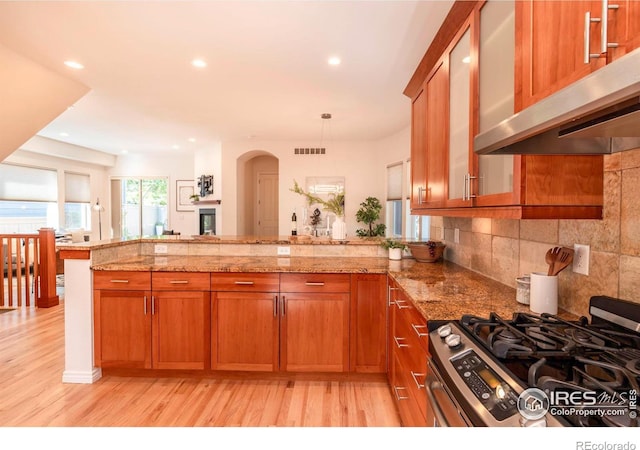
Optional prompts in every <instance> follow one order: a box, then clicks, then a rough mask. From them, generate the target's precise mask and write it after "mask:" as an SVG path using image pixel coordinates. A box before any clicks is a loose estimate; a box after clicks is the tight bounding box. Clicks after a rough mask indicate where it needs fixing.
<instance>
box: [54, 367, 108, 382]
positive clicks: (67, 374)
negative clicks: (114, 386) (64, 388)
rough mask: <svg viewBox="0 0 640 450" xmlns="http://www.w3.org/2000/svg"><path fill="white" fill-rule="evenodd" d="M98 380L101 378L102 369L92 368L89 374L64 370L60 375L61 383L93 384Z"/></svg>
mask: <svg viewBox="0 0 640 450" xmlns="http://www.w3.org/2000/svg"><path fill="white" fill-rule="evenodd" d="M100 378H102V369H100V368H99V367H94V368H93V370H92V371H91V372H77V371H71V370H65V371H64V372H63V373H62V382H63V383H74V384H93V383H95V382H96V381H98V380H99V379H100Z"/></svg>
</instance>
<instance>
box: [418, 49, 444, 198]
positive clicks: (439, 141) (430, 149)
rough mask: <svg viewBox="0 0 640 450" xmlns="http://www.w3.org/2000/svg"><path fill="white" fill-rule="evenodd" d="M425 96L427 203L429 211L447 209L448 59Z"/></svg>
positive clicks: (428, 83)
mask: <svg viewBox="0 0 640 450" xmlns="http://www.w3.org/2000/svg"><path fill="white" fill-rule="evenodd" d="M425 93H426V96H427V98H426V101H427V110H426V150H427V157H426V163H427V190H426V192H425V193H424V196H425V198H424V203H425V204H426V205H427V206H428V207H438V206H442V205H444V201H445V198H446V197H445V196H446V187H445V168H446V158H447V151H448V148H449V146H448V143H447V140H448V137H449V130H448V119H447V118H448V116H449V73H448V61H447V60H446V59H445V60H443V61H442V62H441V63H440V64H439V65H438V66H437V68H436V69H435V70H434V72H433V73H432V75H431V77H430V78H429V79H428V80H427V83H426V85H425ZM412 167H413V166H412Z"/></svg>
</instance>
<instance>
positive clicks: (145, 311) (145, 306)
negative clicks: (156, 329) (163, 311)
mask: <svg viewBox="0 0 640 450" xmlns="http://www.w3.org/2000/svg"><path fill="white" fill-rule="evenodd" d="M143 305H144V306H143V308H144V315H145V316H146V315H147V296H146V295H145V296H144V303H143Z"/></svg>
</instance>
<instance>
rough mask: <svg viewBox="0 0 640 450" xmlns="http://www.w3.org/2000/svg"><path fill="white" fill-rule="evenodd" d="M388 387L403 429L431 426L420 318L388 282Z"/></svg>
mask: <svg viewBox="0 0 640 450" xmlns="http://www.w3.org/2000/svg"><path fill="white" fill-rule="evenodd" d="M389 318H390V322H389V347H388V353H389V357H390V362H389V364H390V367H389V372H388V377H389V384H390V386H391V390H392V394H393V396H394V399H395V401H396V406H397V408H398V412H399V414H400V419H401V421H402V424H403V425H404V426H427V424H428V423H433V420H432V419H431V421H430V422H428V418H429V417H430V416H432V414H431V412H430V411H428V407H427V394H426V391H425V385H424V384H425V379H426V371H427V358H428V341H427V338H428V333H427V324H426V320H425V319H424V317H423V316H422V315H421V314H420V312H419V311H418V310H417V309H416V308H415V306H413V304H412V303H411V301H410V300H409V298H408V297H407V295H406V294H405V293H404V291H403V290H402V289H401V288H400V287H399V286H398V285H397V284H396V283H395V282H394V281H393V280H390V281H389Z"/></svg>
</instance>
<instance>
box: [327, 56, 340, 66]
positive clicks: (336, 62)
mask: <svg viewBox="0 0 640 450" xmlns="http://www.w3.org/2000/svg"><path fill="white" fill-rule="evenodd" d="M327 62H328V63H329V65H330V66H338V65H340V63H341V62H342V61H340V58H338V57H337V56H332V57H331V58H329V59H328V60H327Z"/></svg>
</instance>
